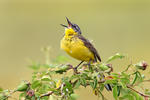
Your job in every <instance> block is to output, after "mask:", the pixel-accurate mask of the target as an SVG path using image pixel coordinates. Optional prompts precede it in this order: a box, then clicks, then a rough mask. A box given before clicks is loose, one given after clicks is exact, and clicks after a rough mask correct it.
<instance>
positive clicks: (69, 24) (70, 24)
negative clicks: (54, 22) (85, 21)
mask: <svg viewBox="0 0 150 100" xmlns="http://www.w3.org/2000/svg"><path fill="white" fill-rule="evenodd" d="M66 19H67V22H68V26H67V25H64V24H60V25H61V26H63V27H65V28H68V27H71V26H72V23H71V22H70V21H69V19H68V18H67V17H66Z"/></svg>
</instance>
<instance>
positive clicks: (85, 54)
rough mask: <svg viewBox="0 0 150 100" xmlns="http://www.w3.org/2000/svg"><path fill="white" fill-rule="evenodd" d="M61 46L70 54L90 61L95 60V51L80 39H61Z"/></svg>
mask: <svg viewBox="0 0 150 100" xmlns="http://www.w3.org/2000/svg"><path fill="white" fill-rule="evenodd" d="M61 48H62V49H63V50H64V51H66V52H67V53H68V54H69V55H70V56H72V57H74V58H76V59H78V60H81V61H90V60H94V55H93V53H92V52H91V51H90V50H89V49H88V48H87V47H86V46H85V45H84V43H83V42H82V40H80V39H77V38H76V39H72V40H71V41H70V40H67V39H65V38H63V39H62V40H61Z"/></svg>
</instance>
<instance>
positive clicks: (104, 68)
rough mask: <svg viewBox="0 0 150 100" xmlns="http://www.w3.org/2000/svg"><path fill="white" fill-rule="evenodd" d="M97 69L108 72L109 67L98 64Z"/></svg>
mask: <svg viewBox="0 0 150 100" xmlns="http://www.w3.org/2000/svg"><path fill="white" fill-rule="evenodd" d="M99 68H100V69H101V70H102V71H105V70H108V69H109V67H108V66H107V65H105V64H100V66H99Z"/></svg>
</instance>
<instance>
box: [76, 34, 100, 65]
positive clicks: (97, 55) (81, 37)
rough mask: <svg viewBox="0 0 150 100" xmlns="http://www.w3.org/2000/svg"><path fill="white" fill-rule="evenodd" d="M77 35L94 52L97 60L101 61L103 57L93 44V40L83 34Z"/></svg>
mask: <svg viewBox="0 0 150 100" xmlns="http://www.w3.org/2000/svg"><path fill="white" fill-rule="evenodd" d="M77 37H78V38H79V39H80V40H82V42H83V43H84V45H85V46H86V47H87V48H88V49H89V50H90V51H91V52H92V53H93V54H94V57H95V61H97V59H98V60H99V61H100V62H101V58H100V56H99V54H98V52H97V50H96V49H95V48H94V46H93V45H92V44H91V42H90V41H89V40H87V39H86V38H84V37H83V36H82V35H80V34H78V35H77Z"/></svg>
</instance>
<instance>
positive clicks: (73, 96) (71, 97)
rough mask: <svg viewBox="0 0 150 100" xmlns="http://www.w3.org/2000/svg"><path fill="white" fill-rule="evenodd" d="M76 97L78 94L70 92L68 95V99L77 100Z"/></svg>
mask: <svg viewBox="0 0 150 100" xmlns="http://www.w3.org/2000/svg"><path fill="white" fill-rule="evenodd" d="M77 99H78V95H77V94H71V95H70V97H69V100H77Z"/></svg>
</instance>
